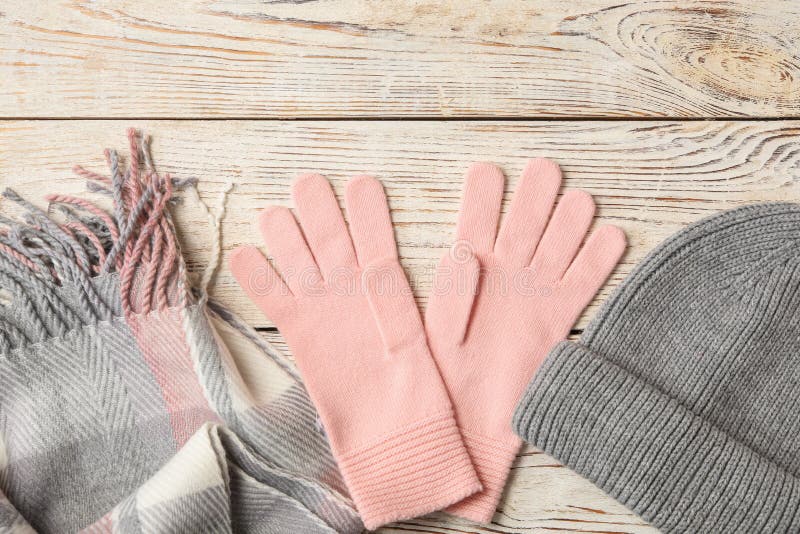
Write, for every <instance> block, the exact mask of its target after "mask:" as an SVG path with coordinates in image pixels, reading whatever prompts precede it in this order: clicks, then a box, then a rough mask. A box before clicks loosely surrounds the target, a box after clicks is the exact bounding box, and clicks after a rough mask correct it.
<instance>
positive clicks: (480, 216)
mask: <svg viewBox="0 0 800 534" xmlns="http://www.w3.org/2000/svg"><path fill="white" fill-rule="evenodd" d="M504 183H505V179H504V177H503V173H502V172H501V171H500V169H499V168H497V167H496V166H494V165H492V164H490V163H474V164H472V165H471V166H470V168H469V170H468V171H467V177H466V179H465V181H464V194H463V195H464V196H463V200H462V202H461V211H460V212H459V216H458V228H457V230H456V239H458V240H459V241H465V242H467V243H468V244H469V245H470V246H471V247H472V249H473V251H474V252H475V253H479V254H480V253H490V252H492V251H493V250H494V241H495V237H496V235H497V222H498V220H499V219H500V206H501V204H502V202H503V185H504Z"/></svg>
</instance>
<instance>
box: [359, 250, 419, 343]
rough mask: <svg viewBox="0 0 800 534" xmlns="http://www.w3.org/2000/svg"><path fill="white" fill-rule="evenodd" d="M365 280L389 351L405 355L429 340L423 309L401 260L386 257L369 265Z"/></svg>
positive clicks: (371, 306)
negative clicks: (423, 321) (418, 306)
mask: <svg viewBox="0 0 800 534" xmlns="http://www.w3.org/2000/svg"><path fill="white" fill-rule="evenodd" d="M362 276H363V278H362V283H363V285H364V289H365V292H366V294H367V300H368V301H369V306H370V309H371V310H372V313H373V315H374V316H375V320H376V321H377V323H378V328H379V330H380V333H381V339H382V340H383V344H384V347H385V348H386V351H387V353H388V354H401V353H403V352H405V349H408V348H412V352H413V348H414V347H417V346H418V344H419V343H420V342H423V341H424V340H425V329H424V327H423V325H422V319H420V316H419V309H418V308H417V304H416V302H415V301H414V295H413V294H412V292H411V288H410V287H409V285H408V279H407V278H406V274H405V272H403V268H402V267H401V266H400V264H399V263H397V261H395V260H383V261H379V262H376V263H374V264H370V265H368V266H367V267H366V268H365V269H364V272H363V275H362Z"/></svg>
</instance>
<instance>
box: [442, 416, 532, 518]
mask: <svg viewBox="0 0 800 534" xmlns="http://www.w3.org/2000/svg"><path fill="white" fill-rule="evenodd" d="M461 434H462V436H463V437H464V444H465V445H466V446H467V451H468V452H469V455H470V458H472V464H473V465H474V466H475V470H476V471H477V472H478V478H479V479H480V481H481V485H482V486H483V491H481V492H479V493H476V494H474V495H472V496H470V497H468V498H466V499H464V500H463V501H461V502H458V503H456V504H454V505H453V506H450V507H449V508H447V509H446V510H445V512H447V513H449V514H453V515H457V516H459V517H463V518H465V519H470V520H472V521H477V522H479V523H488V522H490V521H491V520H492V516H493V515H494V512H495V510H496V509H497V503H498V502H500V497H501V496H502V495H503V488H505V485H506V479H507V478H508V473H509V471H510V470H511V464H512V463H513V462H514V458H516V456H517V452H518V451H519V448H520V446H521V441H520V440H518V439H513V438H512V439H511V440H509V441H499V440H495V439H491V438H487V437H485V436H480V435H478V434H473V433H470V432H469V431H465V430H463V429H462V431H461Z"/></svg>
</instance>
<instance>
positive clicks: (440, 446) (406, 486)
mask: <svg viewBox="0 0 800 534" xmlns="http://www.w3.org/2000/svg"><path fill="white" fill-rule="evenodd" d="M338 459H339V467H340V468H341V470H342V474H343V475H344V478H345V481H346V482H347V486H348V488H349V489H350V492H351V494H352V497H353V500H354V501H355V503H356V507H357V508H358V511H359V513H360V514H361V517H362V519H363V520H364V525H365V526H366V527H367V528H368V529H370V530H372V529H375V528H377V527H379V526H381V525H383V524H385V523H390V522H392V521H397V520H400V519H407V518H409V517H417V516H420V515H425V514H428V513H430V512H433V511H436V510H441V509H442V508H444V507H446V506H449V505H451V504H453V503H455V502H458V501H460V500H462V499H464V498H465V497H468V496H470V495H472V494H474V493H475V492H477V491H480V490H481V484H480V482H479V480H478V478H477V477H476V476H475V469H474V468H473V466H472V462H471V461H470V457H469V454H468V453H467V449H466V448H465V447H464V443H463V442H462V440H461V434H460V433H459V431H458V427H457V426H456V421H455V419H454V417H453V414H452V413H446V414H443V415H440V416H436V417H432V418H429V419H426V420H424V421H420V422H419V423H417V424H415V425H413V426H411V427H407V428H406V429H405V430H404V431H403V432H401V433H399V434H395V435H393V436H390V437H387V438H386V439H382V440H381V441H379V442H377V443H374V444H372V445H369V446H367V447H362V448H361V449H359V450H357V451H355V452H350V453H347V454H344V455H340V456H339V458H338Z"/></svg>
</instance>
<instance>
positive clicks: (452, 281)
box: [425, 247, 480, 344]
mask: <svg viewBox="0 0 800 534" xmlns="http://www.w3.org/2000/svg"><path fill="white" fill-rule="evenodd" d="M461 252H463V253H461ZM479 280H480V264H479V263H478V260H477V259H476V258H475V256H473V255H472V254H470V253H469V252H468V251H459V250H458V249H457V248H456V247H454V248H452V249H450V250H449V251H448V252H447V254H445V255H444V257H442V260H441V262H440V263H439V267H438V268H437V270H436V276H435V277H434V281H433V289H432V290H431V298H430V301H429V302H428V309H427V310H426V311H425V327H426V329H427V331H428V333H429V336H428V337H429V339H430V340H431V343H438V342H442V341H447V342H449V343H451V344H458V343H461V342H463V341H464V339H465V337H466V334H467V328H468V326H469V318H470V315H471V314H472V306H473V304H474V301H475V295H477V291H478V283H479Z"/></svg>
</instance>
